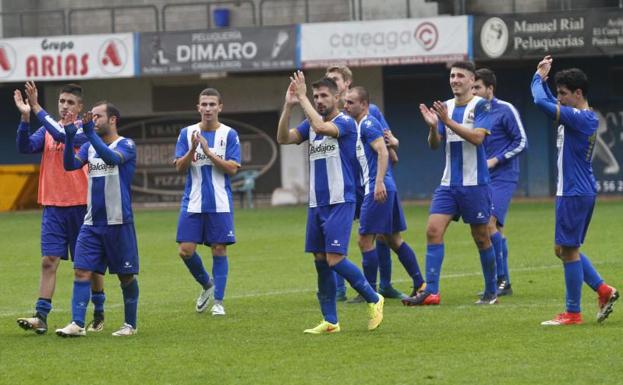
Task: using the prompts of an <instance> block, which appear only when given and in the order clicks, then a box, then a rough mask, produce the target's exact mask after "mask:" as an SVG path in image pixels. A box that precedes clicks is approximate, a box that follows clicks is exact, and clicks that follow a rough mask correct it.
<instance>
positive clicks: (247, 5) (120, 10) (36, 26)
mask: <svg viewBox="0 0 623 385" xmlns="http://www.w3.org/2000/svg"><path fill="white" fill-rule="evenodd" d="M394 1H395V3H394V4H397V8H396V9H398V8H401V9H402V5H400V4H402V2H403V1H404V13H402V12H401V13H402V15H403V16H402V17H406V18H411V17H412V16H413V8H412V2H413V0H394ZM506 1H508V2H510V4H511V5H512V7H511V9H512V10H513V11H516V9H517V8H516V2H517V0H506ZM582 1H585V0H580V2H582ZM425 2H426V3H439V4H440V6H441V5H442V4H443V5H444V7H446V8H444V9H446V10H447V11H448V12H449V13H451V14H455V15H460V14H464V13H466V12H469V11H470V9H469V7H468V6H467V5H468V4H469V3H468V2H467V0H426V1H425ZM614 2H616V3H618V8H623V0H608V2H606V1H604V2H603V4H604V5H605V4H606V3H608V4H614ZM366 3H367V4H366ZM370 3H374V4H375V5H376V6H377V7H378V0H367V2H366V1H364V0H339V1H338V0H323V1H320V0H314V1H313V2H312V1H311V0H296V1H292V0H214V1H201V2H200V1H195V2H187V3H168V4H164V5H163V6H162V7H161V9H159V8H158V6H156V5H149V4H148V5H121V6H103V7H93V8H68V9H54V10H46V9H38V10H37V9H36V10H24V11H6V12H0V18H1V19H2V25H3V28H4V30H5V31H6V32H7V33H5V34H4V37H16V36H20V37H21V36H33V35H36V36H41V35H66V34H80V33H82V32H81V31H78V30H79V29H80V28H82V29H86V28H89V31H87V32H88V33H93V32H96V33H97V32H101V31H97V30H96V28H95V27H100V28H102V27H103V28H105V29H107V30H108V31H109V32H118V31H119V30H120V27H121V26H123V25H124V23H121V22H120V21H119V20H118V19H120V18H122V17H125V18H126V21H125V25H130V26H131V28H126V30H131V31H167V30H176V29H175V28H173V29H170V28H169V26H168V25H167V23H169V24H173V23H172V22H171V18H172V17H171V15H172V13H175V12H178V13H179V12H180V10H181V9H183V8H187V9H188V8H192V7H198V8H204V9H205V27H206V28H208V29H210V28H212V27H213V24H214V23H213V19H212V17H213V11H214V10H215V9H217V8H218V7H226V8H229V9H230V10H236V11H238V10H239V11H240V13H241V14H242V12H244V16H243V17H242V18H238V19H236V20H237V22H236V25H238V26H242V25H245V23H244V22H242V23H240V22H239V21H240V20H242V21H247V20H250V25H253V26H258V25H259V26H264V25H272V24H271V23H270V22H267V19H269V20H270V21H273V20H272V19H274V18H280V21H284V20H285V21H284V23H288V22H290V23H291V24H293V23H298V22H304V23H310V22H314V21H338V20H340V21H342V20H364V17H366V15H369V14H370V13H372V12H371V10H372V8H368V4H370ZM577 4H580V3H579V2H578V3H577ZM577 4H576V3H575V2H574V0H558V1H553V2H552V3H551V4H550V6H549V7H548V10H551V11H553V10H555V9H558V10H560V9H576V8H577V7H576V5H577ZM582 4H584V3H582ZM328 5H330V6H331V7H333V8H331V7H328V8H327V9H328V11H327V13H324V14H323V13H322V9H324V8H325V6H328ZM340 7H341V8H340ZM334 9H338V10H340V9H343V10H344V11H343V12H341V11H340V12H337V13H335V12H332V10H334ZM366 11H369V12H366ZM132 12H142V13H141V14H140V17H133V16H131V14H132ZM236 13H238V12H236ZM416 13H417V12H416ZM102 14H107V17H108V20H106V19H105V20H104V21H103V22H102V17H101V15H102ZM145 14H149V15H150V17H145ZM275 14H279V15H277V16H275ZM97 15H100V17H97ZM396 15H398V13H396ZM190 16H191V17H195V18H196V17H197V16H198V15H197V12H191V15H190ZM271 16H273V17H272V18H271ZM200 17H203V16H200ZM128 19H129V21H128ZM78 20H80V21H84V20H88V22H86V23H85V22H81V23H78ZM177 22H178V24H180V23H183V22H184V21H183V19H182V20H180V19H179V18H178V19H177ZM141 23H142V25H141ZM106 24H108V25H107V26H106ZM193 28H194V29H196V27H195V25H193ZM177 30H179V29H177ZM42 31H43V32H42Z"/></svg>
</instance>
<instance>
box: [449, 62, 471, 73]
mask: <svg viewBox="0 0 623 385" xmlns="http://www.w3.org/2000/svg"><path fill="white" fill-rule="evenodd" d="M450 68H451V69H452V68H461V69H464V70H467V71H469V72H471V73H473V74H474V75H476V66H475V65H474V62H471V61H457V62H454V63H452V65H451V66H450Z"/></svg>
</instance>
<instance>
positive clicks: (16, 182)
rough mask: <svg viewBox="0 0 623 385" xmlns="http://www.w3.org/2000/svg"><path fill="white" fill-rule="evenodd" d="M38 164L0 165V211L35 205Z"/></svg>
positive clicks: (27, 207)
mask: <svg viewBox="0 0 623 385" xmlns="http://www.w3.org/2000/svg"><path fill="white" fill-rule="evenodd" d="M38 181H39V165H38V164H5V165H0V211H11V210H23V209H30V208H35V207H37V184H38Z"/></svg>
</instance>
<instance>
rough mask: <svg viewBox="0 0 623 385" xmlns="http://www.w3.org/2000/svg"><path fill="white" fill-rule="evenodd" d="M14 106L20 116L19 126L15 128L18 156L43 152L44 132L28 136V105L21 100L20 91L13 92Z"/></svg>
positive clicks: (39, 131)
mask: <svg viewBox="0 0 623 385" xmlns="http://www.w3.org/2000/svg"><path fill="white" fill-rule="evenodd" d="M13 100H15V106H16V107H17V109H18V110H19V112H20V113H21V115H22V118H21V121H20V123H19V126H17V138H16V143H15V144H16V145H17V151H18V152H19V153H20V154H33V153H38V152H41V151H43V145H44V142H45V131H43V130H37V131H35V132H34V133H33V134H32V135H30V111H31V108H30V105H29V104H28V103H26V101H25V100H24V99H23V98H22V93H21V92H20V90H15V91H14V92H13Z"/></svg>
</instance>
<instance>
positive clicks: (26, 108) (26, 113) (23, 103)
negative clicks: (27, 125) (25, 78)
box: [13, 90, 31, 120]
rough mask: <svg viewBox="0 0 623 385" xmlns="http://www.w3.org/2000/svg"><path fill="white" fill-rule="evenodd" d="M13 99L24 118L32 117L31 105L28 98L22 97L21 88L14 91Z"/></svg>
mask: <svg viewBox="0 0 623 385" xmlns="http://www.w3.org/2000/svg"><path fill="white" fill-rule="evenodd" d="M13 99H14V100H15V106H16V107H17V109H18V110H19V112H20V113H21V114H22V120H28V119H29V118H30V111H31V108H30V105H29V104H28V101H27V100H24V98H23V97H22V92H21V91H20V90H15V91H14V92H13Z"/></svg>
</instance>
